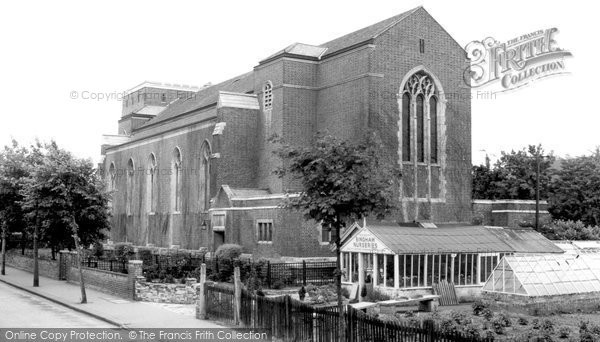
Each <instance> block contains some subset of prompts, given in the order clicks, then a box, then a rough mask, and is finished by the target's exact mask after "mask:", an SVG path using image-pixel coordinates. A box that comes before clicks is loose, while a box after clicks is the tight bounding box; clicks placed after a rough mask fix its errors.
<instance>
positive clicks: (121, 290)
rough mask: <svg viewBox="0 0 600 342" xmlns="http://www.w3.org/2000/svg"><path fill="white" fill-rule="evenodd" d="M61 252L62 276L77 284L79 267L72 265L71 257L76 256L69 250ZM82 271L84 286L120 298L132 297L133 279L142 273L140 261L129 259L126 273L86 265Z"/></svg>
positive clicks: (133, 294)
mask: <svg viewBox="0 0 600 342" xmlns="http://www.w3.org/2000/svg"><path fill="white" fill-rule="evenodd" d="M61 254H62V255H63V257H62V259H61V262H63V266H62V271H61V272H62V278H63V279H64V280H66V281H68V282H70V283H75V284H79V280H80V275H79V268H77V267H76V266H72V265H74V264H73V261H72V259H73V258H76V257H77V256H76V254H74V253H71V252H61ZM82 271H83V277H84V280H85V286H86V288H91V289H94V290H97V291H100V292H104V293H108V294H111V295H114V296H118V297H122V298H127V299H134V298H135V297H134V296H135V293H134V289H135V285H134V284H135V279H136V277H138V276H141V275H142V262H141V261H138V260H133V261H129V264H128V273H127V274H123V273H116V272H110V271H104V270H99V269H95V268H88V267H83V269H82Z"/></svg>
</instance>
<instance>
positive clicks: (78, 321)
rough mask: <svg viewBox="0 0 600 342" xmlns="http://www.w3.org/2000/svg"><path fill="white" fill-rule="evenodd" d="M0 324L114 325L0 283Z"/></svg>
mask: <svg viewBox="0 0 600 342" xmlns="http://www.w3.org/2000/svg"><path fill="white" fill-rule="evenodd" d="M0 308H2V309H1V310H2V312H0V328H113V326H112V325H110V324H108V323H106V322H104V321H101V320H98V319H95V318H93V317H90V316H88V315H86V314H83V313H80V312H77V311H74V310H71V309H69V308H67V307H64V306H62V305H59V304H56V303H53V302H51V301H49V300H46V299H44V298H41V297H38V296H36V295H32V294H30V293H28V292H25V291H21V290H19V289H16V288H14V287H12V286H9V285H7V284H4V283H0Z"/></svg>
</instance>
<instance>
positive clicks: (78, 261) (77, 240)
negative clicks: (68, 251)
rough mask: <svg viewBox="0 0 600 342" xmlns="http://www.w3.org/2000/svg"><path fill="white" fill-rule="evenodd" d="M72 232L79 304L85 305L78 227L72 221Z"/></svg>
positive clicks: (85, 297)
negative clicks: (79, 290) (77, 275)
mask: <svg viewBox="0 0 600 342" xmlns="http://www.w3.org/2000/svg"><path fill="white" fill-rule="evenodd" d="M71 229H72V232H73V240H75V250H76V251H77V265H78V268H79V287H80V289H81V304H86V303H87V295H86V293H85V281H84V279H83V268H82V266H81V261H82V256H81V248H80V246H79V235H78V231H79V228H78V225H77V223H75V220H73V223H72V228H71Z"/></svg>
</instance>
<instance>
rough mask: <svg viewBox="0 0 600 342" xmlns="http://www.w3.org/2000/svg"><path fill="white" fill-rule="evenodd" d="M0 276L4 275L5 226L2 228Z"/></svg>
mask: <svg viewBox="0 0 600 342" xmlns="http://www.w3.org/2000/svg"><path fill="white" fill-rule="evenodd" d="M0 273H1V274H2V275H6V226H2V270H1V271H0Z"/></svg>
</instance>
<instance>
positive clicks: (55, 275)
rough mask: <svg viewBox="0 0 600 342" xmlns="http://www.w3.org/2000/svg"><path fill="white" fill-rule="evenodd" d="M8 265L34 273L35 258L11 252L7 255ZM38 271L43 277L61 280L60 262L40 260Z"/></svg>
mask: <svg viewBox="0 0 600 342" xmlns="http://www.w3.org/2000/svg"><path fill="white" fill-rule="evenodd" d="M6 265H8V266H10V267H14V268H18V269H20V270H23V271H27V272H33V258H32V257H29V256H25V255H21V254H19V252H18V251H9V252H7V253H6ZM38 269H39V274H40V276H42V277H47V278H52V279H59V274H60V262H59V260H44V259H38Z"/></svg>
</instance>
